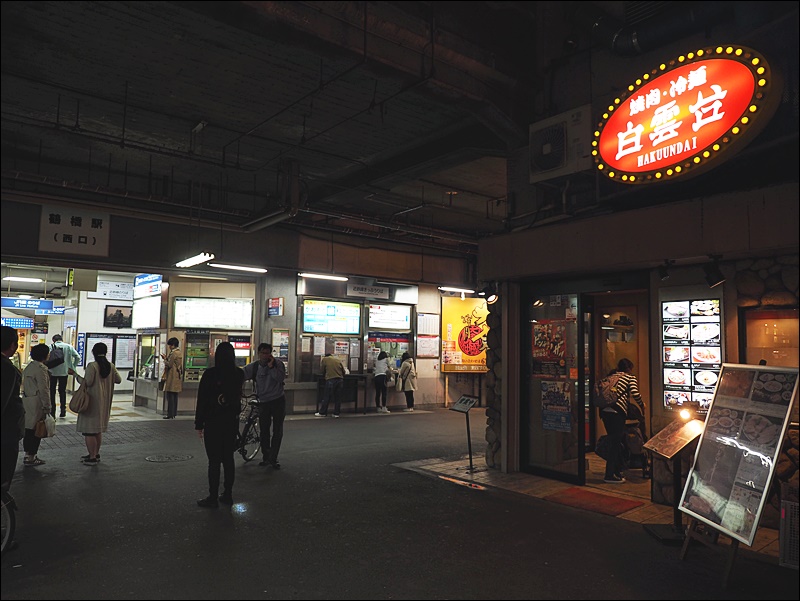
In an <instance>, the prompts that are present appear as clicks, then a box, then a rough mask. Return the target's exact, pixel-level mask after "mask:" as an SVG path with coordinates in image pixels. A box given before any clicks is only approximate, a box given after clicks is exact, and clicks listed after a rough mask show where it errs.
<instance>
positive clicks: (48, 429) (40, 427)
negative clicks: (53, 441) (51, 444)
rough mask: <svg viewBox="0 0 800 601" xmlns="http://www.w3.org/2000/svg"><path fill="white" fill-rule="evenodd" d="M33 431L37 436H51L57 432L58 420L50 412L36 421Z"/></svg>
mask: <svg viewBox="0 0 800 601" xmlns="http://www.w3.org/2000/svg"><path fill="white" fill-rule="evenodd" d="M33 433H34V435H35V436H36V438H50V437H51V436H55V434H56V420H55V418H54V417H53V416H52V415H50V414H49V413H48V414H47V415H45V416H44V418H42V419H40V420H39V421H38V422H36V426H35V427H34V428H33Z"/></svg>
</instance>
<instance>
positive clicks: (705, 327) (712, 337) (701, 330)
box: [691, 323, 720, 342]
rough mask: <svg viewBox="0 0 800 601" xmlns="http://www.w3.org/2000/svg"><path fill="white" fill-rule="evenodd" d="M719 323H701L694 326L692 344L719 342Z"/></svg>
mask: <svg viewBox="0 0 800 601" xmlns="http://www.w3.org/2000/svg"><path fill="white" fill-rule="evenodd" d="M719 335H720V328H719V324H718V323H699V324H697V325H694V324H693V325H692V334H691V336H692V342H719Z"/></svg>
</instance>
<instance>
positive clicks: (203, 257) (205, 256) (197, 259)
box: [175, 253, 214, 267]
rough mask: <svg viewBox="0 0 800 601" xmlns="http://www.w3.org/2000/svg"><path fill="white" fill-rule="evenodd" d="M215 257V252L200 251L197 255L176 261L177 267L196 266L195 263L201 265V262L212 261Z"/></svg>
mask: <svg viewBox="0 0 800 601" xmlns="http://www.w3.org/2000/svg"><path fill="white" fill-rule="evenodd" d="M213 258H214V254H213V253H200V254H199V255H195V256H193V257H189V258H188V259H184V260H183V261H179V262H177V263H175V267H194V266H195V265H200V263H205V262H207V261H210V260H211V259H213Z"/></svg>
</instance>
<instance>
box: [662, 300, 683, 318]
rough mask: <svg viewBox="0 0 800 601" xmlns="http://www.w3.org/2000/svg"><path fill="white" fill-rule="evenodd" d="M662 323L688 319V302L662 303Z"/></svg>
mask: <svg viewBox="0 0 800 601" xmlns="http://www.w3.org/2000/svg"><path fill="white" fill-rule="evenodd" d="M662 317H663V318H664V321H668V320H682V319H684V318H686V317H689V301H676V302H671V303H664V304H663V310H662Z"/></svg>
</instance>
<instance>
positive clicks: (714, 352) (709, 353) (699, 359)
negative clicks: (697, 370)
mask: <svg viewBox="0 0 800 601" xmlns="http://www.w3.org/2000/svg"><path fill="white" fill-rule="evenodd" d="M687 351H688V349H687ZM691 355H692V362H693V363H711V364H720V363H722V349H721V348H720V347H718V346H695V347H692V352H691Z"/></svg>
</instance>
